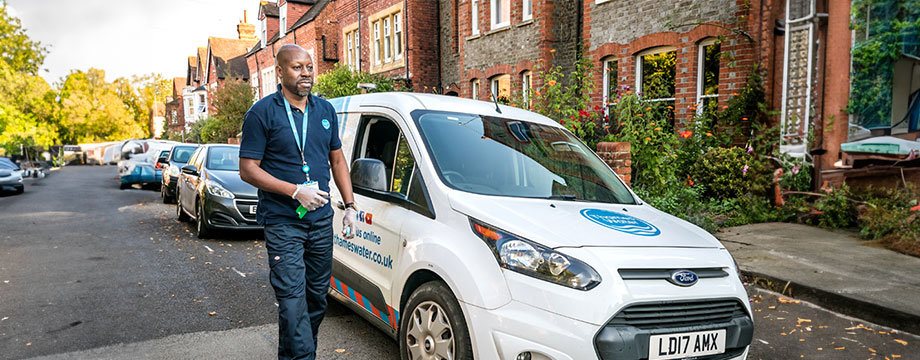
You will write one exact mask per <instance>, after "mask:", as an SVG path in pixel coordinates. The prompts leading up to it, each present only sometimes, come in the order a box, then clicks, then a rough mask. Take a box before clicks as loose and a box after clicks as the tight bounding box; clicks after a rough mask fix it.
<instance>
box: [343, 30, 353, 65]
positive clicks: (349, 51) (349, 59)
mask: <svg viewBox="0 0 920 360" xmlns="http://www.w3.org/2000/svg"><path fill="white" fill-rule="evenodd" d="M345 41H346V42H347V44H348V45H347V47H346V50H345V63H346V64H348V68H349V69H351V70H354V69H355V48H354V43H353V41H354V38H353V37H352V34H351V33H350V32H349V33H346V34H345Z"/></svg>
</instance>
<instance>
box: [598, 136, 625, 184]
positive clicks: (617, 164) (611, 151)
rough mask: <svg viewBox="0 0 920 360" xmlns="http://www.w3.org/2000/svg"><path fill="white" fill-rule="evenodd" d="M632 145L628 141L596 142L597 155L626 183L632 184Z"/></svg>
mask: <svg viewBox="0 0 920 360" xmlns="http://www.w3.org/2000/svg"><path fill="white" fill-rule="evenodd" d="M631 149H632V147H631V146H630V144H629V143H628V142H602V143H598V144H597V155H598V156H600V157H601V159H602V160H604V162H605V163H607V165H608V166H610V168H611V169H613V172H615V173H617V175H619V176H620V178H621V179H623V181H625V182H626V185H631V184H632V170H631V166H632V154H631V153H630V151H631Z"/></svg>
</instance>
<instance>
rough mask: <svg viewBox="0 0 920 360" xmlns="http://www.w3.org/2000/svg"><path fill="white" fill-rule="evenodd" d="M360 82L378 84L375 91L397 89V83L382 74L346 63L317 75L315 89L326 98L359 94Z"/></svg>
mask: <svg viewBox="0 0 920 360" xmlns="http://www.w3.org/2000/svg"><path fill="white" fill-rule="evenodd" d="M358 83H373V84H376V85H377V89H376V90H374V92H388V91H394V90H396V83H395V81H394V80H393V79H390V78H388V77H386V76H384V75H381V74H370V73H367V72H363V71H352V70H351V69H349V68H348V66H346V65H342V64H341V63H339V64H336V65H335V68H333V69H332V70H330V71H327V72H326V73H324V74H322V75H319V76H317V77H316V83H315V84H314V85H313V91H314V92H315V93H317V94H322V95H323V96H325V97H326V98H329V99H331V98H337V97H342V96H349V95H358V94H360V93H361V89H359V88H358Z"/></svg>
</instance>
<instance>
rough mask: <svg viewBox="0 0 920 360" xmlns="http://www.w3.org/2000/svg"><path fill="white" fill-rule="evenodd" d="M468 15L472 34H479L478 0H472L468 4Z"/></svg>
mask: <svg viewBox="0 0 920 360" xmlns="http://www.w3.org/2000/svg"><path fill="white" fill-rule="evenodd" d="M470 15H471V16H470V18H471V19H472V21H471V24H470V25H471V26H472V27H473V35H479V0H473V2H472V3H471V4H470Z"/></svg>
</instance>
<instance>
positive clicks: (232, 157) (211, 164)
mask: <svg viewBox="0 0 920 360" xmlns="http://www.w3.org/2000/svg"><path fill="white" fill-rule="evenodd" d="M205 167H206V168H208V169H209V170H229V171H239V170H240V149H239V148H237V147H229V146H215V147H212V148H211V151H209V152H208V163H207V164H206V165H205Z"/></svg>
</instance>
